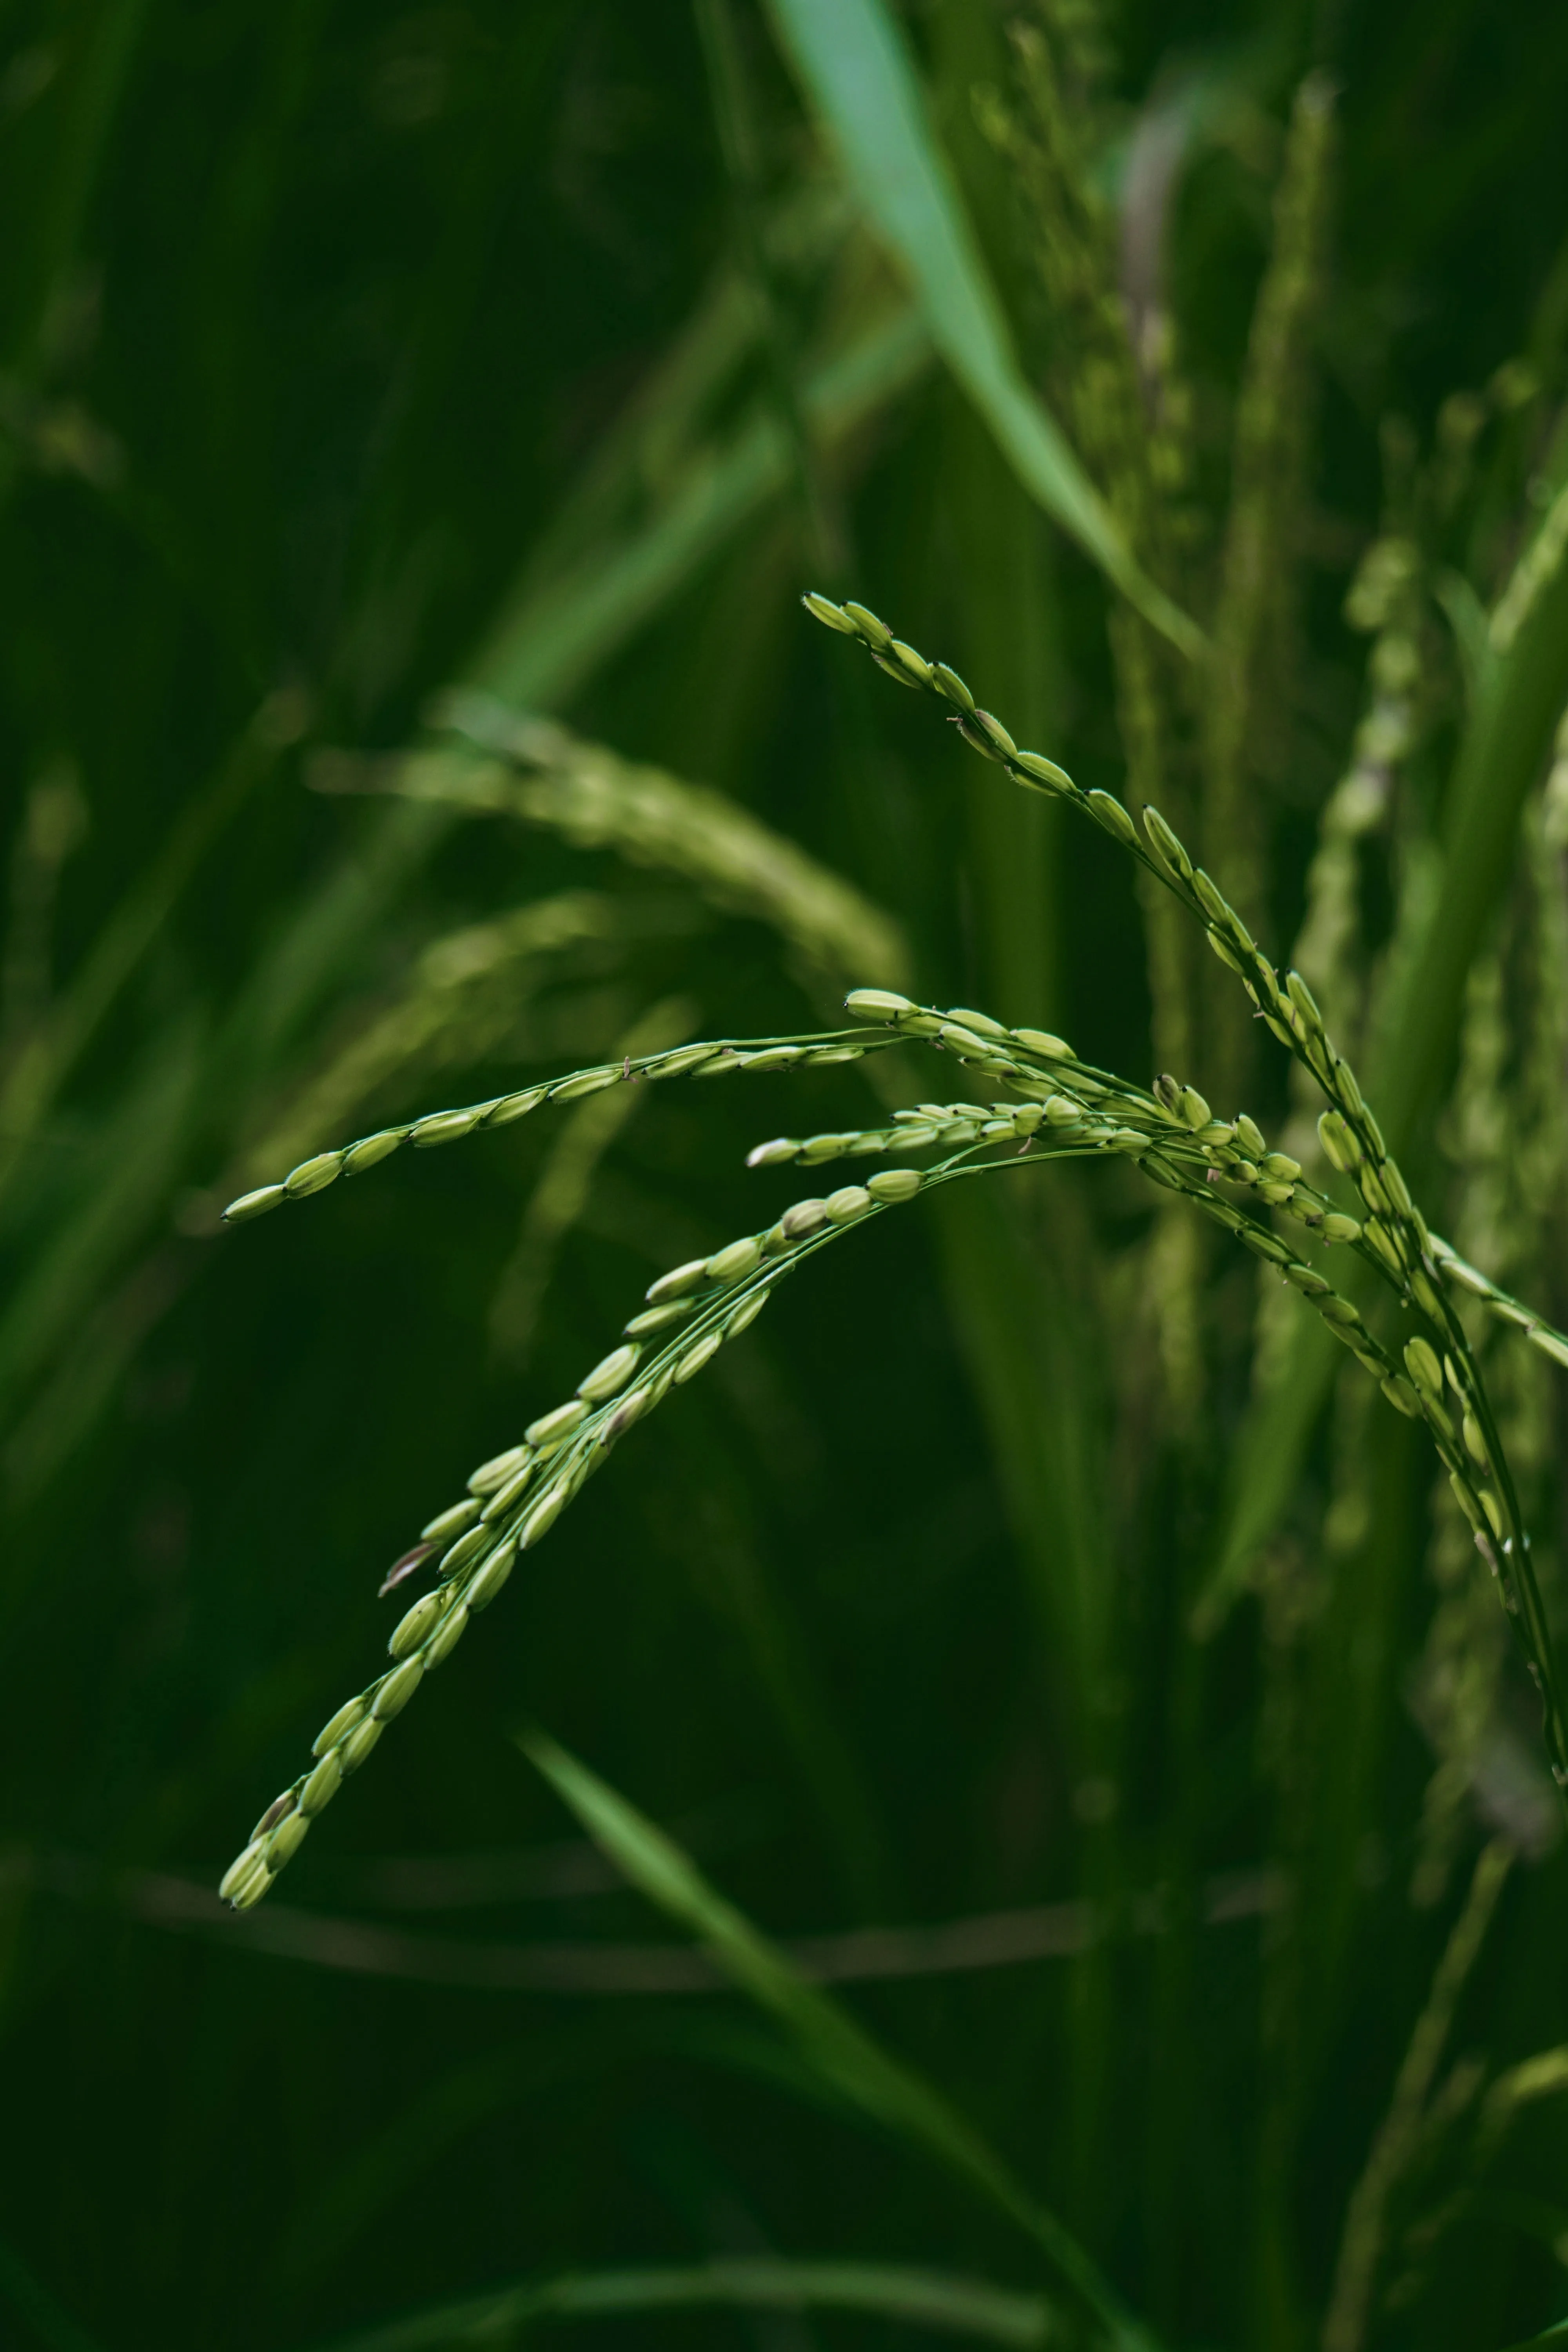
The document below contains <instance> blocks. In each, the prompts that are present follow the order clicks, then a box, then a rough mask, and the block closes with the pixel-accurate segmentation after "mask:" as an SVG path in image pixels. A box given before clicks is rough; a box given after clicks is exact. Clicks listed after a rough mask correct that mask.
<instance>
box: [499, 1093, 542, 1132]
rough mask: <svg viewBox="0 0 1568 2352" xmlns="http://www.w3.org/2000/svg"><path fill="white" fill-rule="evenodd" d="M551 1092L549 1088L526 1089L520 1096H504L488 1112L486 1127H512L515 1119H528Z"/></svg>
mask: <svg viewBox="0 0 1568 2352" xmlns="http://www.w3.org/2000/svg"><path fill="white" fill-rule="evenodd" d="M549 1092H550V1089H549V1087H523V1088H522V1090H521V1093H519V1094H515V1095H502V1097H501V1098H500V1101H499V1102H498V1103H496V1104H495V1105H494V1106H493V1108H491V1109H489V1110H488V1111H486V1113H485V1125H486V1126H487V1127H510V1125H511V1123H512V1120H513V1119H514V1118H527V1116H528V1114H529V1112H530V1111H531V1110H537V1109H538V1108H539V1106H540V1104H541V1103H542V1101H543V1100H544V1097H545V1096H546V1095H547V1094H548V1093H549Z"/></svg>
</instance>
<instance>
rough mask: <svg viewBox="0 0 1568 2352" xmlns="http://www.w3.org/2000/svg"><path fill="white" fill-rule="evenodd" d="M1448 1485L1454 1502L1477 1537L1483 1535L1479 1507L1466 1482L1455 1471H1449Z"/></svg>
mask: <svg viewBox="0 0 1568 2352" xmlns="http://www.w3.org/2000/svg"><path fill="white" fill-rule="evenodd" d="M1448 1484H1449V1486H1452V1488H1453V1490H1454V1499H1455V1501H1456V1502H1457V1503H1458V1506H1459V1508H1460V1510H1461V1511H1463V1513H1464V1515H1465V1517H1466V1518H1467V1519H1468V1521H1469V1523H1470V1525H1471V1527H1472V1528H1474V1529H1475V1531H1476V1533H1477V1534H1478V1535H1480V1534H1482V1533H1484V1531H1485V1528H1486V1521H1485V1519H1484V1518H1483V1517H1482V1516H1481V1510H1480V1506H1479V1503H1478V1501H1477V1499H1476V1497H1475V1496H1474V1495H1472V1493H1471V1492H1470V1489H1469V1486H1468V1485H1467V1483H1466V1481H1465V1480H1464V1479H1463V1478H1461V1477H1460V1475H1459V1474H1458V1471H1457V1470H1450V1471H1449V1473H1448Z"/></svg>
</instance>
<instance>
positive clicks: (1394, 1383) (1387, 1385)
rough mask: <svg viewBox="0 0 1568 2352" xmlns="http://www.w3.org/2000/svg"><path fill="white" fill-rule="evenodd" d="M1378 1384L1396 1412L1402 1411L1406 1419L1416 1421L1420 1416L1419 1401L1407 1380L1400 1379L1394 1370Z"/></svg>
mask: <svg viewBox="0 0 1568 2352" xmlns="http://www.w3.org/2000/svg"><path fill="white" fill-rule="evenodd" d="M1378 1386H1379V1387H1380V1388H1381V1389H1382V1391H1383V1393H1384V1396H1385V1397H1386V1398H1387V1399H1388V1402H1389V1403H1390V1404H1391V1405H1393V1406H1394V1410H1395V1411H1396V1412H1402V1413H1404V1414H1405V1418H1406V1420H1409V1421H1416V1420H1418V1419H1419V1418H1420V1413H1421V1401H1420V1399H1419V1398H1418V1397H1417V1395H1416V1393H1415V1390H1414V1389H1413V1388H1412V1387H1411V1385H1410V1383H1409V1381H1402V1380H1401V1379H1400V1377H1399V1375H1398V1373H1397V1372H1394V1373H1391V1374H1390V1375H1389V1377H1388V1378H1387V1379H1386V1380H1384V1381H1379V1382H1378Z"/></svg>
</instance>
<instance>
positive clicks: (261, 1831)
mask: <svg viewBox="0 0 1568 2352" xmlns="http://www.w3.org/2000/svg"><path fill="white" fill-rule="evenodd" d="M295 1803H296V1799H295V1795H294V1791H293V1790H292V1789H285V1790H284V1791H283V1793H282V1795H281V1796H280V1797H274V1798H273V1800H272V1802H271V1803H270V1804H269V1805H268V1808H267V1811H265V1812H264V1813H263V1814H262V1816H261V1819H260V1820H259V1821H258V1822H257V1824H256V1827H255V1828H254V1829H253V1830H252V1831H251V1832H250V1843H251V1844H252V1845H254V1844H255V1843H257V1841H258V1838H264V1837H266V1836H267V1835H268V1832H269V1831H271V1830H275V1829H276V1828H277V1826H278V1824H279V1822H280V1821H282V1820H283V1818H284V1817H285V1815H286V1814H289V1813H291V1812H292V1811H293V1810H294V1806H295Z"/></svg>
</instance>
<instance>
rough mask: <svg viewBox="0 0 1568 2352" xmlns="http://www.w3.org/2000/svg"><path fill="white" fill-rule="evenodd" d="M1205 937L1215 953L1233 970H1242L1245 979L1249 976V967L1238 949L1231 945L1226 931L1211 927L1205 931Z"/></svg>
mask: <svg viewBox="0 0 1568 2352" xmlns="http://www.w3.org/2000/svg"><path fill="white" fill-rule="evenodd" d="M1204 937H1205V940H1207V941H1208V943H1209V945H1210V947H1211V948H1212V949H1213V950H1214V951H1215V955H1216V956H1218V958H1219V960H1220V961H1221V963H1223V964H1227V965H1228V966H1229V968H1230V970H1231V971H1237V972H1240V973H1241V975H1242V977H1243V978H1244V979H1245V978H1246V976H1247V967H1246V965H1245V964H1244V963H1243V962H1242V961H1241V958H1240V957H1239V956H1238V955H1237V952H1236V950H1235V949H1234V948H1233V947H1232V946H1231V944H1230V941H1229V940H1227V939H1226V937H1225V935H1224V933H1223V932H1221V931H1216V930H1214V929H1209V930H1206V931H1205V933H1204Z"/></svg>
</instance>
